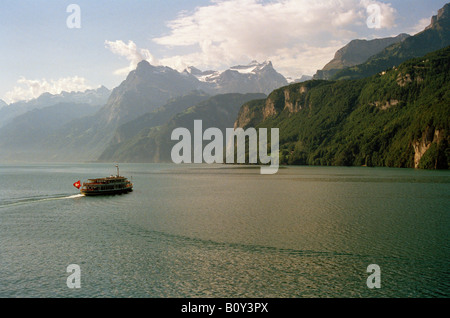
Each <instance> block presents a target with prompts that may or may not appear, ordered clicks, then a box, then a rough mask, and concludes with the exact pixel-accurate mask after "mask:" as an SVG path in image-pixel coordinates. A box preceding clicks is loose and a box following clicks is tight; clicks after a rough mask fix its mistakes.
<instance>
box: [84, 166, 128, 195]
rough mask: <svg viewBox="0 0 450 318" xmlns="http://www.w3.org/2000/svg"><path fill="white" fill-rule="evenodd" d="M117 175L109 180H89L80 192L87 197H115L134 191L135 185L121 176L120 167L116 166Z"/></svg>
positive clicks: (108, 178)
mask: <svg viewBox="0 0 450 318" xmlns="http://www.w3.org/2000/svg"><path fill="white" fill-rule="evenodd" d="M116 168H117V175H116V176H110V177H107V178H97V179H88V182H83V185H82V186H81V189H80V192H81V194H84V195H86V196H93V195H114V194H123V193H128V192H131V191H133V183H131V181H129V180H128V179H127V178H125V177H121V176H120V174H119V166H118V165H116Z"/></svg>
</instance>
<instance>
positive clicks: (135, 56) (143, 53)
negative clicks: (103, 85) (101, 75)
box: [105, 40, 157, 75]
mask: <svg viewBox="0 0 450 318" xmlns="http://www.w3.org/2000/svg"><path fill="white" fill-rule="evenodd" d="M105 47H106V48H107V49H109V50H110V51H111V52H112V53H114V54H117V55H119V56H123V57H125V58H126V59H127V60H128V62H129V65H128V66H127V67H124V68H121V69H118V70H116V71H114V74H116V75H127V74H128V73H129V72H131V71H132V70H134V69H136V65H137V64H138V63H139V62H141V61H142V60H146V61H148V62H149V63H150V64H154V65H155V64H157V61H156V59H155V58H154V57H153V55H152V54H150V51H149V50H147V49H140V48H138V47H137V46H136V44H135V43H134V42H133V41H128V44H126V43H125V42H123V41H121V40H117V41H114V42H113V41H105Z"/></svg>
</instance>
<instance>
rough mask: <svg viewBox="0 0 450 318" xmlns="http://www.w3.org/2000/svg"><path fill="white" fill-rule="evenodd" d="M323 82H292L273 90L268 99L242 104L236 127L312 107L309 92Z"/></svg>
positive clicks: (247, 125) (252, 124) (251, 124)
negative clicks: (308, 96)
mask: <svg viewBox="0 0 450 318" xmlns="http://www.w3.org/2000/svg"><path fill="white" fill-rule="evenodd" d="M320 83H322V81H308V82H302V83H296V84H291V85H288V86H285V87H282V88H279V89H277V90H275V91H273V92H272V93H271V94H270V95H269V96H268V97H267V99H266V100H261V101H251V102H249V103H246V104H245V105H243V106H242V108H241V109H240V111H239V114H238V117H237V119H236V121H235V123H234V127H235V128H237V127H240V128H244V129H245V128H247V127H254V126H256V125H258V124H259V123H260V122H262V121H265V120H267V119H269V118H271V117H275V116H278V115H279V114H281V112H283V111H284V112H286V113H288V114H291V115H292V114H295V113H298V112H300V111H302V110H303V109H305V108H310V107H311V105H310V103H309V102H308V98H307V93H308V92H309V90H310V89H311V88H313V87H315V86H317V85H319V84H320Z"/></svg>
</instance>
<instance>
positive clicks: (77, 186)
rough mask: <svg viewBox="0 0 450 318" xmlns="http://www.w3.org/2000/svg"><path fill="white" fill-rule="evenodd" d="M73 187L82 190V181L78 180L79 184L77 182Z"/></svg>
mask: <svg viewBox="0 0 450 318" xmlns="http://www.w3.org/2000/svg"><path fill="white" fill-rule="evenodd" d="M73 186H74V187H75V188H77V189H79V188H81V181H80V180H78V181H77V182H75V183H74V184H73Z"/></svg>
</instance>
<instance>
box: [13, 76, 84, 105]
mask: <svg viewBox="0 0 450 318" xmlns="http://www.w3.org/2000/svg"><path fill="white" fill-rule="evenodd" d="M17 84H18V85H16V86H14V87H13V89H12V90H10V91H9V92H7V93H6V94H5V101H6V102H8V103H14V102H17V101H21V100H30V99H33V98H37V97H39V96H40V95H42V94H43V93H50V94H60V93H61V92H63V91H66V92H80V91H81V92H82V91H85V90H87V89H92V87H90V86H89V85H87V84H86V79H85V78H83V77H79V76H74V77H65V78H60V79H58V80H49V81H48V80H46V79H45V78H44V79H41V80H29V79H26V78H25V77H21V78H20V79H19V80H18V81H17Z"/></svg>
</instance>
